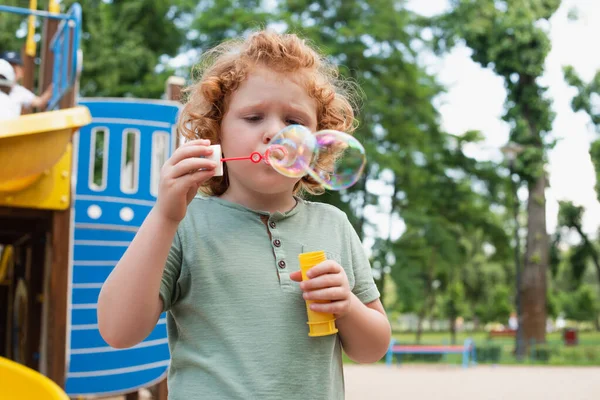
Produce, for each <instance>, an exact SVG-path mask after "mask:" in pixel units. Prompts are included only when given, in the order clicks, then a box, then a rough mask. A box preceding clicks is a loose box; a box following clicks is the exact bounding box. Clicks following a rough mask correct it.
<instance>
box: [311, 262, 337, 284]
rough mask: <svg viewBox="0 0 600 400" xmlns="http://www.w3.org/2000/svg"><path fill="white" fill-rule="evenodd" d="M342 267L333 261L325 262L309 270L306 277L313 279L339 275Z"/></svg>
mask: <svg viewBox="0 0 600 400" xmlns="http://www.w3.org/2000/svg"><path fill="white" fill-rule="evenodd" d="M341 270H342V267H341V266H340V265H339V264H338V263H337V262H335V261H333V260H327V261H323V262H322V263H320V264H317V265H315V266H314V267H312V268H311V269H309V270H308V272H307V273H306V276H307V277H308V278H309V279H311V278H315V277H317V276H320V275H324V274H338V273H340V272H341Z"/></svg>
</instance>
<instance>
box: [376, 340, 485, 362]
mask: <svg viewBox="0 0 600 400" xmlns="http://www.w3.org/2000/svg"><path fill="white" fill-rule="evenodd" d="M397 343H398V342H397V341H396V340H395V339H392V341H391V342H390V346H389V348H388V351H387V354H386V357H385V361H386V364H387V365H388V366H390V365H392V359H393V358H394V355H395V356H396V360H397V363H398V364H400V360H401V356H402V354H443V355H446V354H462V366H463V368H468V367H469V364H475V363H476V362H477V358H476V352H475V343H474V342H473V340H472V339H465V341H464V344H463V345H462V346H458V345H456V346H454V345H425V344H415V345H401V344H397Z"/></svg>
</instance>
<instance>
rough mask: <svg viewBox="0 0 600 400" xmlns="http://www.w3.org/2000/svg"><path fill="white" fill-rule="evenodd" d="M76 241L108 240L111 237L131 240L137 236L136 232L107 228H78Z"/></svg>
mask: <svg viewBox="0 0 600 400" xmlns="http://www.w3.org/2000/svg"><path fill="white" fill-rule="evenodd" d="M74 236H75V241H78V240H106V238H107V237H110V239H111V240H114V241H115V242H123V241H126V242H131V241H132V240H133V237H134V236H135V232H127V231H115V230H113V231H111V230H106V229H76V230H75V235H74Z"/></svg>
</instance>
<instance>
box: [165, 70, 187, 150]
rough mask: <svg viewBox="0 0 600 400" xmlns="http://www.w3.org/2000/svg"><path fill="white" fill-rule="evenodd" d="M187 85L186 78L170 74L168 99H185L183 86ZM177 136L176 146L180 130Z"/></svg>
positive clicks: (176, 145) (166, 92)
mask: <svg viewBox="0 0 600 400" xmlns="http://www.w3.org/2000/svg"><path fill="white" fill-rule="evenodd" d="M184 85H185V79H183V78H182V77H179V76H170V77H169V79H167V85H166V89H165V94H166V96H167V99H168V100H172V101H179V102H181V101H182V100H183V86H184ZM175 134H176V135H177V136H176V137H175V148H177V147H179V142H180V139H181V138H180V135H179V132H176V133H175Z"/></svg>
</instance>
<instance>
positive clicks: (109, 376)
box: [66, 99, 179, 396]
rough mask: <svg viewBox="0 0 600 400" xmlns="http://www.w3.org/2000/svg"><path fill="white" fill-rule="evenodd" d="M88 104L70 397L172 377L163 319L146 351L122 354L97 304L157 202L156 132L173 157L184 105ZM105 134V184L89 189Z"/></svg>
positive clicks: (79, 189) (80, 171)
mask: <svg viewBox="0 0 600 400" xmlns="http://www.w3.org/2000/svg"><path fill="white" fill-rule="evenodd" d="M81 104H83V105H85V106H87V107H88V108H89V110H90V112H91V114H92V123H91V124H90V125H88V126H86V127H83V128H82V129H81V130H80V131H79V134H78V140H77V143H78V149H77V165H76V176H77V180H76V187H75V197H74V202H73V206H72V211H73V216H74V222H75V226H74V230H73V238H72V239H73V241H72V243H73V247H72V249H71V254H72V257H73V258H72V265H73V271H72V274H71V275H72V281H71V296H70V299H71V320H70V324H71V325H70V327H69V330H70V339H71V340H70V345H69V349H68V351H69V364H68V374H67V382H66V391H67V394H69V395H70V396H76V395H77V396H104V395H110V394H116V393H126V392H130V391H133V390H135V389H138V388H140V387H145V386H148V385H150V384H152V383H154V382H156V380H157V379H159V378H160V377H161V376H164V374H165V373H166V368H167V365H168V362H169V350H168V345H167V343H166V338H167V332H166V324H165V321H164V317H165V315H164V313H163V316H162V317H161V321H160V322H159V324H158V325H157V326H156V327H155V329H154V330H153V331H152V333H151V334H150V335H149V336H148V337H147V338H146V339H145V340H144V343H143V344H142V345H141V347H139V348H133V349H128V350H115V349H111V348H110V346H108V344H107V343H106V342H105V341H104V340H103V339H102V337H101V336H100V332H99V331H98V326H97V323H98V321H97V316H96V304H97V301H98V295H99V293H100V288H101V285H102V283H104V281H105V280H106V278H107V277H108V276H109V274H110V272H111V271H112V270H113V268H114V266H115V265H116V263H117V261H118V260H119V259H120V258H121V256H122V255H123V253H124V252H125V250H126V249H127V246H128V245H129V243H130V242H131V240H133V237H134V235H135V232H136V231H137V229H138V228H139V227H140V225H141V224H142V223H143V221H144V219H145V218H146V216H147V215H148V213H149V212H150V210H151V209H152V207H153V205H154V203H155V201H156V197H155V196H154V195H153V194H152V193H151V178H152V177H151V175H152V173H151V171H152V158H153V153H155V151H156V150H155V149H153V145H154V143H155V142H154V138H155V137H156V134H161V135H168V138H167V139H168V140H167V143H166V149H165V152H166V156H167V157H168V156H170V154H171V153H172V151H173V148H172V147H173V142H174V137H173V132H174V125H175V123H176V117H177V113H178V111H179V105H178V104H176V103H170V102H156V101H146V100H124V99H83V101H81ZM98 129H100V130H102V131H103V132H104V135H105V136H104V140H105V142H106V143H107V145H106V146H107V147H105V149H107V151H104V152H103V155H102V157H104V159H105V161H106V176H105V182H106V185H104V186H102V187H96V186H94V185H93V184H91V183H90V169H91V163H92V162H93V161H94V157H97V155H94V154H91V150H92V134H93V132H94V131H95V130H98ZM128 131H135V132H139V136H137V137H138V138H139V140H138V143H137V144H138V145H139V151H138V152H137V153H136V156H137V157H134V159H137V171H138V173H137V176H136V179H137V182H135V183H134V185H133V186H134V187H136V190H134V191H133V192H132V193H129V192H126V191H123V190H122V188H121V186H122V185H121V179H122V176H121V175H122V174H121V168H122V153H123V151H124V148H123V147H124V138H125V136H126V134H127V132H128ZM158 170H160V166H158ZM155 171H156V170H155ZM123 306H126V305H125V304H124V305H123ZM150 341H153V342H152V343H148V342H150ZM156 341H158V342H156ZM145 344H148V345H145Z"/></svg>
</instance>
